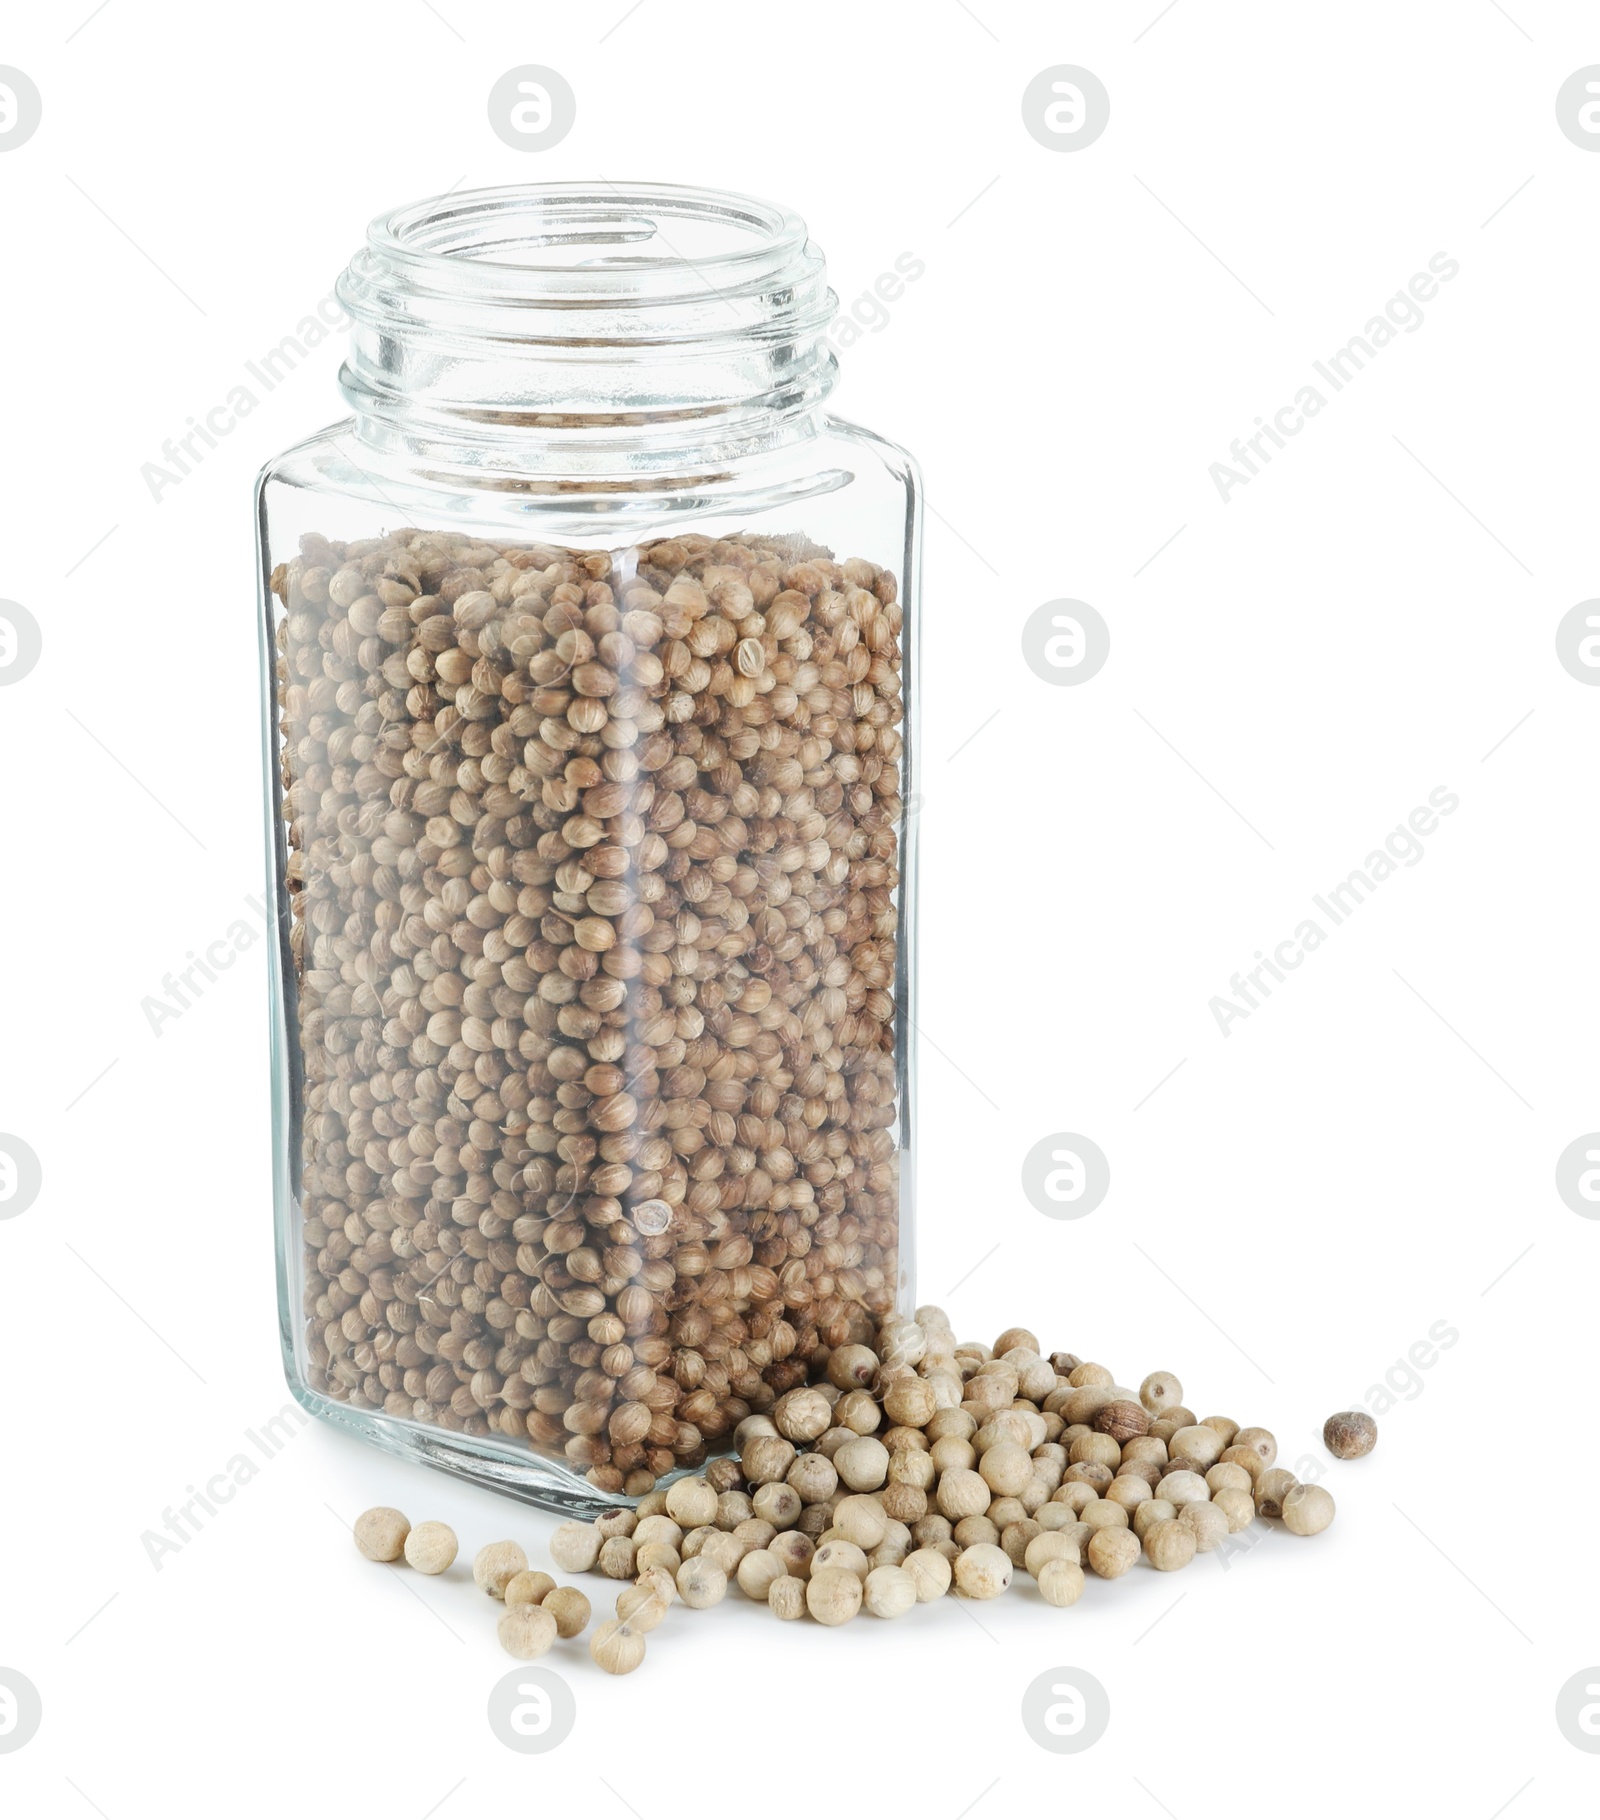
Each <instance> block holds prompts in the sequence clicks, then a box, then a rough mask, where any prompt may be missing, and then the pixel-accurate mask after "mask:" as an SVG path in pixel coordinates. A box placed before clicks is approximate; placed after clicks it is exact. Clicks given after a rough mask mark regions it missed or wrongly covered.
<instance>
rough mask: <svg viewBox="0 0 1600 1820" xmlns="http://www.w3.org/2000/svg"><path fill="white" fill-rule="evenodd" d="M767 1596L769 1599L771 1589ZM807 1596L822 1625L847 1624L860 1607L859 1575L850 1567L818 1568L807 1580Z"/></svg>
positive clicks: (809, 1608) (811, 1611) (808, 1607)
mask: <svg viewBox="0 0 1600 1820" xmlns="http://www.w3.org/2000/svg"><path fill="white" fill-rule="evenodd" d="M776 1584H778V1585H781V1584H782V1582H781V1581H779V1582H776ZM767 1597H768V1600H769V1602H770V1600H771V1597H772V1595H771V1593H770V1592H769V1593H768V1595H767ZM805 1599H806V1610H807V1611H809V1612H810V1613H811V1615H812V1617H813V1618H815V1619H816V1621H817V1622H818V1623H819V1624H845V1623H848V1622H849V1620H850V1619H851V1618H853V1617H854V1616H855V1615H856V1613H857V1612H858V1611H860V1609H861V1580H860V1577H859V1576H857V1575H856V1574H854V1573H852V1572H851V1571H850V1570H849V1569H848V1568H843V1567H820V1568H816V1569H814V1570H813V1571H812V1575H811V1578H810V1579H809V1580H808V1581H807V1582H806V1592H805Z"/></svg>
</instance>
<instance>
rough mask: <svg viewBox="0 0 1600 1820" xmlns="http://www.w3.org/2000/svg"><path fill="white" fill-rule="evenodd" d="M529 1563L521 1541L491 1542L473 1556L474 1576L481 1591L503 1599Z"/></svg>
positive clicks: (492, 1597) (493, 1597) (491, 1596)
mask: <svg viewBox="0 0 1600 1820" xmlns="http://www.w3.org/2000/svg"><path fill="white" fill-rule="evenodd" d="M527 1565H528V1557H527V1555H526V1554H525V1553H524V1552H523V1548H522V1544H521V1543H520V1542H490V1543H489V1544H488V1545H487V1546H486V1547H484V1548H480V1549H479V1550H478V1552H477V1554H476V1555H475V1556H474V1557H473V1562H472V1577H473V1579H474V1581H475V1582H476V1583H477V1587H478V1591H479V1592H486V1593H487V1594H488V1595H489V1597H490V1598H491V1599H503V1598H504V1597H505V1596H506V1588H507V1586H509V1585H510V1584H511V1582H512V1581H513V1580H514V1579H515V1578H516V1577H517V1575H518V1574H520V1573H522V1572H523V1571H524V1570H525V1569H526V1568H527Z"/></svg>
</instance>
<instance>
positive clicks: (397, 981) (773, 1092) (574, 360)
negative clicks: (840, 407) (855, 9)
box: [257, 183, 918, 1513]
mask: <svg viewBox="0 0 1600 1820" xmlns="http://www.w3.org/2000/svg"><path fill="white" fill-rule="evenodd" d="M338 295H339V298H340V300H341V302H342V304H343V306H344V309H345V310H346V312H347V313H348V315H349V317H350V318H351V323H352V327H351V342H350V353H349V357H348V360H347V362H346V364H345V366H344V367H343V369H342V371H341V375H340V381H341V386H342V389H343V391H344V394H345V396H346V398H347V399H348V401H349V403H350V405H351V408H352V410H353V412H354V415H353V417H351V418H349V419H347V420H346V421H344V422H342V423H339V424H336V425H334V426H333V427H331V428H329V429H326V430H324V431H322V432H321V433H320V434H318V435H316V436H314V437H312V438H311V439H310V441H308V442H304V443H301V444H300V445H299V446H298V447H296V448H293V449H291V450H289V451H288V452H287V453H286V454H284V455H283V456H282V457H280V458H279V459H278V460H277V461H275V462H273V463H272V464H271V466H270V467H269V468H268V469H267V470H266V471H265V472H264V474H263V476H262V478H261V481H260V485H259V490H258V514H257V519H258V529H259V539H260V556H261V574H262V578H263V582H264V590H263V596H262V599H263V633H264V643H263V675H264V679H265V725H266V746H267V764H266V771H267V792H268V805H267V814H268V828H269V848H270V863H271V867H272V871H273V882H274V887H275V891H276V906H277V919H278V921H277V927H278V935H279V940H278V942H277V944H275V948H276V952H275V954H274V992H273V998H274V1015H273V1039H272V1045H273V1058H272V1067H273V1094H274V1102H275V1111H276V1120H275V1139H274V1167H275V1178H276V1204H277V1219H278V1260H279V1296H280V1315H281V1323H282V1332H283V1345H284V1353H285V1360H286V1368H287V1371H288V1376H289V1381H290V1386H291V1388H292V1390H293V1392H294V1394H295V1396H296V1397H297V1398H298V1399H299V1401H300V1402H301V1403H302V1404H303V1405H304V1406H305V1407H306V1408H307V1409H308V1410H310V1411H312V1412H313V1413H314V1414H316V1415H319V1416H322V1417H325V1418H326V1419H328V1420H330V1421H333V1422H336V1423H338V1424H340V1425H341V1426H343V1427H345V1428H348V1429H351V1430H354V1431H355V1432H357V1433H358V1434H360V1435H362V1436H364V1437H365V1438H366V1439H367V1440H369V1441H372V1442H374V1443H376V1444H377V1445H378V1446H380V1447H384V1448H387V1449H389V1450H390V1451H392V1452H395V1453H399V1454H403V1455H406V1456H408V1457H410V1458H413V1459H418V1460H422V1461H425V1462H428V1463H430V1464H432V1465H436V1466H440V1467H444V1468H446V1469H448V1470H450V1471H452V1472H457V1473H460V1474H462V1475H464V1476H466V1477H468V1478H471V1479H475V1480H477V1481H479V1482H481V1483H485V1484H489V1485H493V1486H495V1487H497V1488H499V1489H501V1490H504V1491H507V1492H509V1493H512V1494H513V1495H516V1496H520V1497H522V1498H525V1499H527V1500H528V1501H530V1502H532V1503H536V1504H542V1505H545V1506H547V1507H550V1508H554V1509H558V1510H562V1511H568V1512H579V1513H581V1512H585V1511H592V1510H594V1509H595V1508H597V1507H599V1506H602V1505H606V1504H611V1503H615V1502H616V1501H617V1500H618V1499H619V1498H621V1497H633V1496H638V1495H641V1494H642V1493H644V1492H645V1491H647V1490H649V1489H650V1488H651V1487H652V1486H653V1485H654V1484H655V1483H656V1482H657V1480H659V1479H661V1478H663V1477H665V1476H667V1475H670V1474H672V1473H674V1472H678V1471H682V1470H685V1469H690V1468H694V1467H696V1466H699V1465H701V1464H702V1463H703V1462H704V1461H705V1460H706V1459H707V1458H708V1457H710V1456H712V1455H714V1454H716V1453H719V1452H728V1451H731V1450H732V1448H733V1445H734V1441H733V1436H734V1430H735V1427H736V1426H737V1424H738V1423H739V1422H740V1421H741V1420H742V1419H743V1417H745V1416H746V1415H748V1414H750V1413H752V1412H757V1411H760V1410H762V1409H764V1408H766V1407H768V1406H769V1405H770V1404H771V1403H772V1401H773V1400H774V1399H775V1398H776V1397H777V1396H778V1395H779V1394H781V1393H782V1392H783V1391H784V1390H786V1389H789V1388H791V1387H792V1386H794V1385H796V1384H798V1383H801V1382H804V1381H805V1380H806V1378H807V1376H808V1375H809V1374H810V1372H811V1371H812V1369H813V1361H814V1360H815V1359H816V1358H817V1355H818V1353H819V1349H820V1350H821V1351H822V1352H823V1353H825V1351H826V1349H828V1348H831V1347H834V1346H838V1345H841V1344H845V1343H847V1342H851V1341H856V1340H866V1339H870V1338H871V1327H872V1323H873V1320H874V1317H876V1316H878V1315H881V1314H882V1313H884V1312H887V1311H888V1310H889V1309H891V1308H893V1307H895V1306H897V1305H900V1306H907V1305H909V1301H910V1296H911V1288H910V1285H911V1244H910V1224H909V1219H910V1189H911V1183H910V1177H909V1161H908V1140H909V1131H910V1106H909V1095H908V1088H909V1078H908V1077H909V1047H908V1041H907V1033H908V1031H909V1030H910V1028H911V1016H910V1013H911V1003H910V994H911V967H910V945H911V944H910V938H911V904H910V883H911V878H912V866H913V855H912V851H911V840H910V836H911V830H910V828H909V826H908V824H907V819H906V814H905V804H906V801H907V800H908V799H909V797H910V795H911V787H910V782H909V778H908V775H907V766H908V762H909V759H910V756H911V744H910V740H909V738H908V734H907V728H906V724H905V721H904V718H903V717H904V714H905V710H906V705H907V702H908V699H909V692H910V686H911V666H912V659H913V642H912V631H913V626H912V618H911V606H912V602H913V599H914V595H915V587H916V570H917V550H918V481H917V477H916V471H915V468H914V466H913V464H912V462H911V460H910V458H909V457H908V456H907V455H906V454H905V453H904V452H903V451H901V450H900V449H898V448H896V447H894V446H893V445H892V444H890V443H887V442H885V441H883V440H882V439H881V438H879V437H877V436H875V435H872V434H871V433H869V432H868V431H865V430H862V429H860V428H858V427H856V426H855V425H853V424H849V423H845V422H843V421H841V420H839V419H838V418H835V417H832V416H829V415H827V414H826V413H825V412H824V410H823V404H824V401H825V400H826V398H827V396H828V393H829V392H830V390H831V389H832V386H833V383H834V379H835V373H836V363H835V360H834V355H833V351H832V349H831V347H830V345H829V342H828V339H827V331H828V326H829V323H830V320H831V319H832V316H833V314H834V311H835V308H836V303H837V300H836V299H835V297H834V295H833V293H832V292H831V291H830V290H829V289H828V288H827V281H826V275H825V272H824V267H823V261H822V257H821V254H820V253H819V252H818V250H817V249H816V247H814V246H813V245H812V244H811V242H810V241H809V240H808V239H807V237H806V230H805V225H804V223H803V222H801V221H800V220H799V219H798V218H797V217H796V216H794V215H793V214H791V213H789V212H788V211H786V210H784V209H781V208H776V207H773V206H772V205H770V204H768V203H764V202H760V201H756V200H753V199H751V198H749V197H743V196H736V195H727V194H721V193H717V192H712V191H706V190H697V189H687V188H679V187H675V186H669V185H651V184H641V185H635V186H631V187H629V188H627V189H620V188H617V187H615V186H613V185H611V184H604V183H602V184H593V185H591V184H551V185H540V186H537V187H531V188H509V189H497V190H481V191H477V192H475V193H466V194H460V195H454V196H448V197H441V198H437V199H434V200H431V201H427V202H423V203H419V204H416V205H414V206H411V207H408V208H404V209H401V210H399V211H397V212H396V213H394V214H391V215H387V216H384V217H381V218H380V219H379V220H377V221H376V222H375V223H374V224H373V225H372V227H371V229H370V230H369V234H368V244H367V247H366V249H365V250H364V251H363V252H362V253H361V254H360V255H358V256H357V257H356V259H355V260H354V261H353V262H352V263H351V265H350V267H349V269H348V270H347V271H346V273H345V274H344V277H343V279H342V280H341V282H340V285H339V291H338Z"/></svg>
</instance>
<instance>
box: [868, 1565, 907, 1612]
mask: <svg viewBox="0 0 1600 1820" xmlns="http://www.w3.org/2000/svg"><path fill="white" fill-rule="evenodd" d="M861 1602H862V1604H863V1605H864V1606H865V1607H866V1609H867V1610H868V1611H869V1612H870V1613H871V1614H872V1616H873V1617H875V1618H900V1617H903V1616H904V1615H905V1614H906V1613H907V1612H908V1611H910V1609H911V1608H912V1606H913V1605H915V1604H916V1603H917V1583H916V1581H915V1580H914V1579H913V1578H912V1577H911V1575H910V1574H908V1573H907V1572H906V1570H905V1569H904V1568H903V1567H875V1568H873V1570H872V1572H871V1573H869V1574H868V1575H867V1578H866V1582H865V1584H864V1586H863V1588H862V1595H861Z"/></svg>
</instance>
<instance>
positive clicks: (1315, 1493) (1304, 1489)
mask: <svg viewBox="0 0 1600 1820" xmlns="http://www.w3.org/2000/svg"><path fill="white" fill-rule="evenodd" d="M1332 1521H1333V1499H1332V1498H1331V1497H1330V1496H1329V1494H1328V1493H1327V1492H1325V1491H1324V1490H1323V1489H1322V1487H1321V1486H1320V1485H1293V1486H1291V1487H1290V1488H1289V1490H1288V1491H1286V1492H1285V1493H1284V1494H1283V1526H1284V1528H1285V1529H1286V1530H1288V1531H1289V1533H1290V1534H1291V1535H1294V1536H1316V1535H1320V1534H1321V1533H1322V1531H1323V1530H1325V1529H1326V1528H1327V1527H1328V1525H1329V1524H1330V1523H1331V1522H1332Z"/></svg>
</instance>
